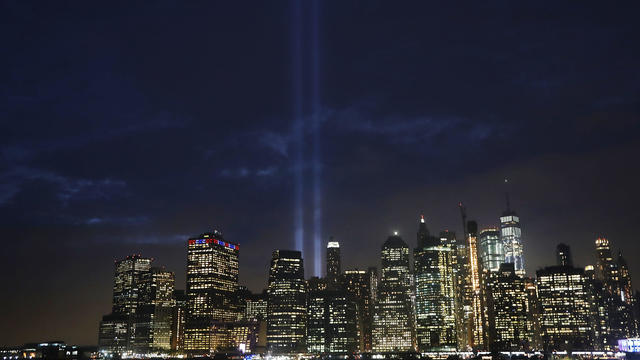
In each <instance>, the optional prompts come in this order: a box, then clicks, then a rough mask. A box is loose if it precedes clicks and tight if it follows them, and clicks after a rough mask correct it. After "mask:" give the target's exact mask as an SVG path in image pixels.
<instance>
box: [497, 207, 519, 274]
mask: <svg viewBox="0 0 640 360" xmlns="http://www.w3.org/2000/svg"><path fill="white" fill-rule="evenodd" d="M500 240H501V241H502V246H503V249H504V262H507V263H513V264H514V267H515V269H516V274H517V275H518V276H524V275H525V269H524V256H523V251H522V230H521V228H520V217H519V216H518V215H517V214H516V212H515V211H513V210H511V206H510V204H509V198H508V197H507V209H506V210H505V211H504V212H503V213H502V216H501V217H500Z"/></svg>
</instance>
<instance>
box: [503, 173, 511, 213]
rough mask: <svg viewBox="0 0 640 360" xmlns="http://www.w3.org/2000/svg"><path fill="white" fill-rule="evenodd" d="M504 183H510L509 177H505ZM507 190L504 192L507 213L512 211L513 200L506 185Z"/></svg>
mask: <svg viewBox="0 0 640 360" xmlns="http://www.w3.org/2000/svg"><path fill="white" fill-rule="evenodd" d="M504 183H505V184H508V183H509V179H507V178H505V179H504ZM505 189H506V190H505V192H504V196H505V198H506V199H507V211H506V212H507V214H509V213H511V200H510V199H509V189H508V187H507V186H506V185H505Z"/></svg>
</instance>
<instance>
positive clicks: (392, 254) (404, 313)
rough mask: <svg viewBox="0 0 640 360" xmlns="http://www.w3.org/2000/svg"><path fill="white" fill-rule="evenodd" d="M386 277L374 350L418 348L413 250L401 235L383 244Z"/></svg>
mask: <svg viewBox="0 0 640 360" xmlns="http://www.w3.org/2000/svg"><path fill="white" fill-rule="evenodd" d="M381 260H382V268H381V269H382V275H381V278H380V283H379V284H378V299H377V303H376V307H375V312H374V319H373V351H374V352H398V351H411V350H414V349H415V333H414V331H415V329H414V323H415V320H414V312H413V304H412V296H413V294H412V293H413V291H412V288H413V281H412V277H411V272H410V268H409V248H408V247H407V244H406V243H405V242H404V241H403V240H402V238H401V237H400V236H398V235H397V234H396V235H392V236H389V238H388V239H387V241H386V242H385V243H384V244H383V245H382V252H381Z"/></svg>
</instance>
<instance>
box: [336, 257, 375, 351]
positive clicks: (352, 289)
mask: <svg viewBox="0 0 640 360" xmlns="http://www.w3.org/2000/svg"><path fill="white" fill-rule="evenodd" d="M376 276H377V275H376V274H375V269H369V270H366V271H365V270H346V271H345V272H344V284H345V288H346V290H347V292H348V293H349V294H350V295H351V296H352V297H353V298H354V299H355V300H356V304H357V316H356V317H357V323H358V333H359V339H358V340H359V341H358V349H359V350H360V352H371V346H372V342H371V336H372V328H373V307H374V297H373V286H375V285H374V284H375V283H374V280H373V279H374V278H375V277H376Z"/></svg>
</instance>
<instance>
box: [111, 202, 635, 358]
mask: <svg viewBox="0 0 640 360" xmlns="http://www.w3.org/2000/svg"><path fill="white" fill-rule="evenodd" d="M460 210H461V213H462V218H463V224H464V228H463V231H464V240H462V241H461V240H458V239H457V238H456V235H455V233H454V232H452V231H446V230H445V231H442V232H439V233H438V235H433V234H432V233H431V232H430V231H429V228H428V227H427V224H426V222H425V219H424V217H423V216H421V217H420V219H419V222H418V231H417V236H416V247H415V248H414V249H413V251H410V248H409V246H408V245H407V243H406V242H405V241H404V240H403V239H402V238H401V237H400V236H398V234H397V233H394V234H393V235H391V236H389V237H388V238H387V240H386V241H385V242H384V244H383V245H382V247H381V252H380V272H378V268H376V267H370V268H368V269H367V270H358V269H352V270H343V269H342V263H341V254H340V244H339V243H338V242H337V241H334V240H333V239H330V241H329V242H328V244H327V248H326V251H327V254H326V276H325V277H323V278H319V277H311V278H309V279H306V278H305V275H304V260H303V258H302V255H301V253H300V252H299V251H293V250H275V251H274V252H273V253H272V258H271V264H270V267H269V274H268V286H267V289H265V290H264V291H263V292H262V293H260V294H253V293H251V292H250V291H248V290H247V289H246V288H244V287H242V286H240V285H239V283H238V270H239V262H238V259H239V245H238V244H236V243H230V242H228V241H227V240H225V239H224V238H223V236H222V233H220V232H218V231H214V232H211V233H205V234H202V235H200V236H197V237H194V238H191V239H189V240H188V264H187V284H186V291H175V290H174V276H173V273H170V272H167V271H166V270H163V269H160V268H154V267H152V266H151V263H152V259H147V258H143V257H141V256H130V257H127V258H126V259H123V260H120V261H118V262H116V269H115V278H114V288H113V309H112V313H111V314H109V315H105V316H104V317H103V320H102V322H101V325H100V336H99V341H100V349H101V350H102V351H104V352H111V353H121V354H122V353H127V352H129V353H146V354H149V353H171V352H177V353H185V354H190V355H203V354H213V353H219V352H251V353H270V354H295V353H308V354H315V355H334V354H341V355H345V354H354V353H399V352H414V351H418V352H453V351H510V352H514V351H578V350H581V351H585V350H600V351H602V350H611V351H613V350H616V346H617V341H618V340H620V339H625V338H629V337H632V336H636V335H637V333H638V323H637V319H638V301H637V297H638V295H637V293H636V294H635V295H634V294H633V290H632V286H631V279H630V275H629V270H628V267H627V263H626V262H625V260H624V258H623V257H622V255H621V254H619V255H618V256H617V258H616V259H614V257H613V255H612V250H611V246H610V244H609V241H608V240H607V239H604V238H599V239H597V240H596V257H597V262H596V266H591V265H588V266H586V267H584V268H579V267H576V266H574V264H573V261H572V257H571V250H570V248H569V247H568V246H567V245H564V244H560V245H558V247H557V251H556V257H557V264H556V265H553V266H548V267H545V268H542V269H539V270H538V271H537V272H536V277H535V278H533V277H527V276H526V274H525V269H524V261H523V251H522V250H523V247H522V234H521V228H520V219H519V217H518V216H517V214H516V213H515V212H514V211H512V210H511V209H510V208H509V206H507V210H506V211H505V212H504V213H503V214H502V216H501V217H500V227H487V228H483V229H478V225H477V223H476V222H475V221H467V219H466V210H465V208H464V206H463V205H462V204H460Z"/></svg>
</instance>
